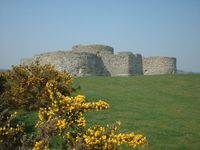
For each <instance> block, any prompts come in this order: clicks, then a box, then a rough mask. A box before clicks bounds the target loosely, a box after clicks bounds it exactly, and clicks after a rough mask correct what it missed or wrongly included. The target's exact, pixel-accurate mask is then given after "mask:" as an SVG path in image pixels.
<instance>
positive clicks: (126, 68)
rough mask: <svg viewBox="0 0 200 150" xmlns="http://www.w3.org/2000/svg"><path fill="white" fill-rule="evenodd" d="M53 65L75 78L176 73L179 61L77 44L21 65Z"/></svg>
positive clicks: (22, 62)
mask: <svg viewBox="0 0 200 150" xmlns="http://www.w3.org/2000/svg"><path fill="white" fill-rule="evenodd" d="M35 62H39V64H41V65H44V64H52V65H54V66H55V67H56V69H58V70H65V71H67V72H69V73H71V74H72V75H75V76H131V75H142V74H144V75H151V74H152V75H154V74H174V73H176V58H173V57H142V55H141V54H133V53H132V52H120V53H118V54H114V49H113V48H112V47H110V46H105V45H75V46H73V47H72V50H71V51H55V52H48V53H43V54H39V55H34V56H33V57H32V58H25V59H21V65H30V64H32V63H35Z"/></svg>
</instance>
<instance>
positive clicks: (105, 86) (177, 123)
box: [75, 74, 200, 150]
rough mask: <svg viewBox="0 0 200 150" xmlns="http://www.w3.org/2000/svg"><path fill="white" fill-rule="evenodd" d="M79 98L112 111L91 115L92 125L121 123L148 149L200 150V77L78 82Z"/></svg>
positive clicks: (88, 79)
mask: <svg viewBox="0 0 200 150" xmlns="http://www.w3.org/2000/svg"><path fill="white" fill-rule="evenodd" d="M75 85H81V90H79V91H78V92H77V93H78V94H83V95H86V96H87V97H88V99H90V100H98V99H104V100H105V101H107V102H108V103H109V104H110V109H109V110H106V111H103V112H92V113H90V114H88V115H87V118H88V119H90V121H89V124H95V123H100V124H107V123H109V122H114V121H115V120H120V121H121V122H122V130H125V131H134V132H136V133H142V134H143V135H145V136H146V137H147V139H148V141H149V146H148V148H146V149H150V150H151V149H152V150H159V149H160V150H165V149H166V150H168V149H169V150H171V149H180V150H184V149H188V150H189V149H193V150H195V149H196V150H197V149H200V117H199V116H200V75H199V74H194V75H162V76H133V77H84V78H76V79H75Z"/></svg>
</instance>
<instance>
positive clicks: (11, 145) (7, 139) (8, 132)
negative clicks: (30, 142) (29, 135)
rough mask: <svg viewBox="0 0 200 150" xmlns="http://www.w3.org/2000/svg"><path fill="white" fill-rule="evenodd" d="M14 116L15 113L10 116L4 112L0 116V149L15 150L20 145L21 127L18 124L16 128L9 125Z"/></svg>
mask: <svg viewBox="0 0 200 150" xmlns="http://www.w3.org/2000/svg"><path fill="white" fill-rule="evenodd" d="M16 115H17V112H14V113H13V114H11V115H10V114H9V113H8V112H7V111H6V110H4V111H3V112H1V114H0V149H15V148H16V147H18V146H20V145H21V141H20V140H21V138H22V136H23V135H24V130H23V127H22V126H21V125H19V124H17V125H16V126H14V125H12V124H11V122H12V120H13V119H14V118H15V117H16Z"/></svg>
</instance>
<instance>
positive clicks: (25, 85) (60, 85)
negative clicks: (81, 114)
mask: <svg viewBox="0 0 200 150" xmlns="http://www.w3.org/2000/svg"><path fill="white" fill-rule="evenodd" d="M0 78H1V80H2V83H3V84H4V85H3V88H4V90H3V91H2V92H3V93H2V95H1V103H2V104H4V105H5V106H4V107H7V106H9V107H10V106H14V107H16V106H17V107H24V108H26V109H28V110H38V109H39V108H40V107H45V106H46V105H48V104H49V103H50V102H49V96H48V91H47V88H46V83H47V82H50V81H55V82H56V87H57V89H58V90H59V91H60V92H61V93H62V94H63V95H70V94H71V93H72V92H73V91H74V89H73V88H71V87H70V84H71V83H72V82H73V78H72V76H71V75H70V74H68V73H66V72H63V71H57V70H56V69H55V68H54V67H53V66H51V65H44V66H40V65H34V64H32V65H30V66H13V67H12V70H10V71H8V72H1V73H0Z"/></svg>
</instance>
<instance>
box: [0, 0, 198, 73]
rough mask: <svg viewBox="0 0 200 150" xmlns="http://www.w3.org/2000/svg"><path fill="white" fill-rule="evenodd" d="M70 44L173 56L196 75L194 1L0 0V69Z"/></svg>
mask: <svg viewBox="0 0 200 150" xmlns="http://www.w3.org/2000/svg"><path fill="white" fill-rule="evenodd" d="M75 44H105V45H110V46H112V47H114V49H115V51H116V52H117V51H132V52H133V53H141V54H142V55H144V56H174V57H176V58H177V67H178V69H182V70H185V71H194V72H200V0H0V68H10V66H11V65H13V64H15V65H17V64H19V62H20V59H21V58H24V57H31V56H33V55H34V54H38V53H42V52H47V51H55V50H69V49H70V48H71V47H72V46H73V45H75Z"/></svg>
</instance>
